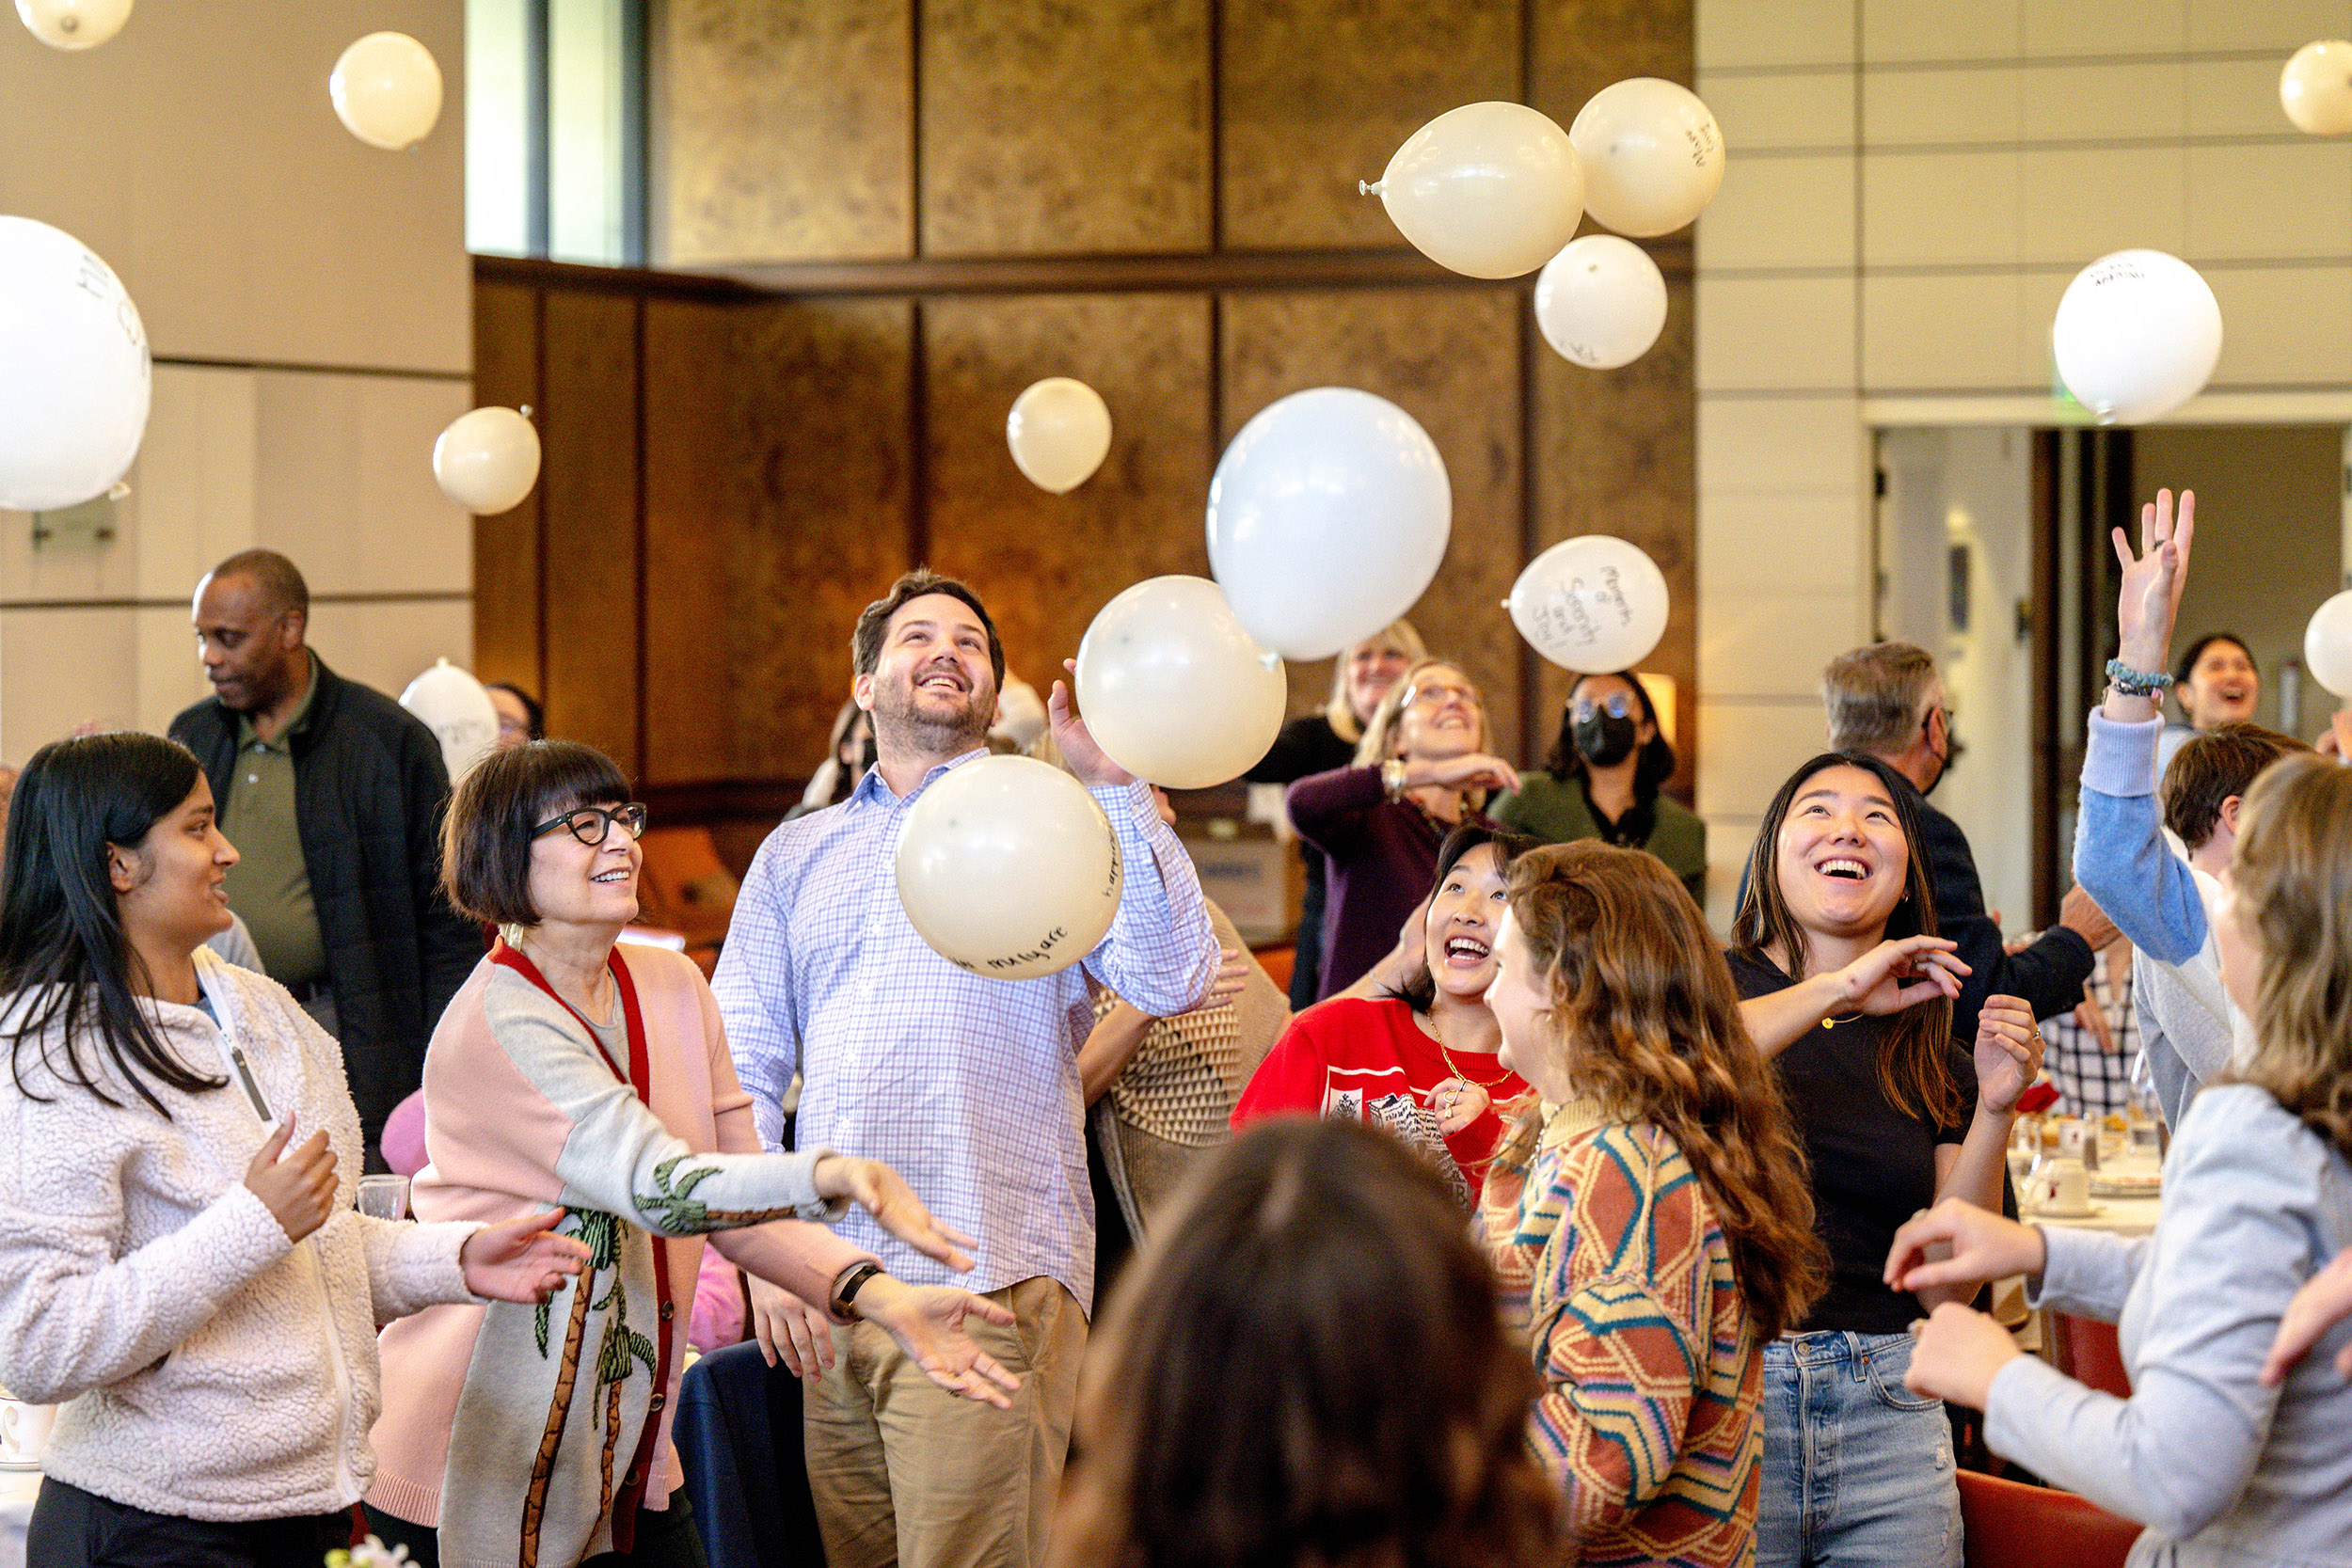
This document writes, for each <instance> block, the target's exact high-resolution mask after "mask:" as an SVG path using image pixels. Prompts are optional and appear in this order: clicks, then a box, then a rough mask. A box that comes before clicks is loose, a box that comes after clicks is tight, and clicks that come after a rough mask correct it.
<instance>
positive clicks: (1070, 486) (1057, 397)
mask: <svg viewBox="0 0 2352 1568" xmlns="http://www.w3.org/2000/svg"><path fill="white" fill-rule="evenodd" d="M1005 445H1006V446H1008V447H1009V448H1011V449H1012V460H1013V461H1014V462H1015V463H1017V464H1019V465H1020V467H1021V471H1022V472H1023V473H1025V474H1026V475H1028V477H1029V483H1032V484H1034V485H1036V486H1037V487H1038V488H1039V489H1041V490H1051V491H1052V492H1053V493H1054V494H1055V495H1057V496H1059V495H1065V494H1067V493H1068V492H1070V491H1072V490H1074V489H1076V488H1077V487H1078V486H1079V485H1081V484H1084V483H1086V482H1087V481H1088V480H1089V478H1091V477H1092V476H1093V474H1094V470H1095V469H1097V468H1099V467H1102V466H1103V458H1104V455H1105V454H1107V453H1108V452H1109V451H1110V450H1111V411H1110V407H1109V405H1108V404H1105V403H1104V401H1103V394H1102V393H1100V392H1098V391H1096V390H1095V389H1094V388H1091V387H1089V386H1088V385H1087V384H1086V383H1085V382H1083V381H1077V380H1073V379H1072V378H1071V377H1069V376H1066V375H1049V376H1047V377H1046V378H1045V379H1044V380H1042V381H1039V382H1034V383H1032V384H1031V385H1030V386H1029V387H1028V388H1026V389H1025V390H1024V391H1023V392H1022V394H1021V395H1020V396H1019V397H1017V398H1015V399H1013V400H1012V412H1011V413H1009V414H1008V415H1006V416H1005Z"/></svg>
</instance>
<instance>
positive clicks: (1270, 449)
mask: <svg viewBox="0 0 2352 1568" xmlns="http://www.w3.org/2000/svg"><path fill="white" fill-rule="evenodd" d="M1453 528H1454V492H1453V488H1452V487H1451V486H1450V485H1449V484H1448V483H1446V472H1445V459H1444V458H1442V457H1440V456H1439V455H1438V444H1437V443H1436V442H1435V441H1432V440H1431V439H1430V438H1429V433H1428V432H1427V431H1425V430H1423V429H1422V427H1421V426H1420V424H1419V423H1417V422H1416V421H1415V420H1414V419H1413V417H1412V416H1411V415H1410V414H1407V413H1406V412H1405V410H1404V409H1402V408H1399V407H1398V406H1397V405H1396V404H1392V403H1391V402H1389V401H1388V399H1386V398H1379V397H1375V396H1373V395H1372V394H1371V393H1370V392H1363V391H1358V390H1357V389H1356V388H1352V387H1317V388H1312V389H1311V390H1309V391H1304V392H1293V393H1292V394H1291V395H1290V396H1288V397H1286V398H1282V399H1280V400H1279V401H1277V402H1275V403H1273V404H1268V405H1267V406H1266V407H1264V408H1263V409H1261V410H1259V412H1258V414H1257V416H1256V417H1255V418H1253V419H1252V420H1250V421H1249V422H1248V424H1246V425H1244V426H1242V428H1241V434H1240V435H1238V436H1234V437H1233V441H1232V445H1231V446H1229V447H1227V448H1226V449H1225V455H1224V456H1223V457H1221V458H1219V459H1218V460H1217V465H1216V475H1215V477H1213V478H1212V479H1211V480H1210V481H1209V566H1210V569H1211V570H1212V571H1214V572H1215V573H1216V580H1217V582H1218V584H1219V585H1220V586H1222V587H1223V588H1224V590H1225V599H1226V602H1227V603H1228V604H1229V605H1231V606H1232V610H1233V618H1234V619H1235V620H1236V621H1239V622H1240V623H1241V626H1242V629H1243V630H1245V631H1247V632H1248V634H1249V635H1250V636H1252V637H1254V638H1256V639H1257V640H1258V641H1260V642H1263V643H1264V644H1265V645H1266V646H1267V647H1269V648H1271V649H1273V650H1274V651H1275V652H1276V653H1278V654H1280V655H1281V656H1282V657H1284V658H1327V657H1330V656H1331V655H1333V654H1335V653H1338V652H1339V651H1340V650H1341V649H1342V648H1344V647H1346V646H1347V645H1348V644H1349V643H1350V642H1354V641H1358V640H1359V639H1361V638H1365V637H1369V636H1371V635H1372V634H1373V633H1374V632H1375V631H1378V630H1379V629H1380V628H1381V627H1383V626H1387V625H1388V624H1389V623H1390V622H1391V621H1393V620H1395V619H1396V618H1397V617H1398V616H1400V615H1402V614H1404V613H1405V612H1406V610H1410V609H1412V608H1413V601H1415V600H1416V599H1418V598H1420V597H1421V595H1422V590H1423V589H1425V588H1427V587H1428V586H1429V581H1430V579H1431V578H1434V577H1436V576H1437V575H1438V562H1441V561H1443V560H1444V559H1445V546H1446V540H1447V538H1448V537H1449V536H1450V535H1451V533H1452V531H1453Z"/></svg>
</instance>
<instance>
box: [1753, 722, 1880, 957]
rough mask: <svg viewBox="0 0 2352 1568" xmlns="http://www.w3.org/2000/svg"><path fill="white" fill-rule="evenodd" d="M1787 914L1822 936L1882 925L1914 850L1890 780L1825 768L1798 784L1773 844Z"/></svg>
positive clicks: (1866, 931) (1848, 934) (1847, 934)
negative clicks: (1906, 836) (1890, 792)
mask: <svg viewBox="0 0 2352 1568" xmlns="http://www.w3.org/2000/svg"><path fill="white" fill-rule="evenodd" d="M1773 868H1774V871H1775V873H1776V875H1777V878H1778V880H1779V882H1780V895H1781V897H1782V898H1783V899H1784V900H1785V901H1786V902H1787V903H1788V912H1789V913H1790V914H1791V915H1792V916H1794V917H1795V919H1796V922H1797V924H1798V925H1799V926H1800V927H1803V928H1804V930H1805V931H1806V932H1808V933H1810V934H1813V935H1819V936H1839V937H1854V936H1869V935H1871V934H1872V933H1873V932H1876V931H1880V930H1883V928H1884V927H1885V925H1886V918H1887V916H1888V915H1890V914H1892V913H1893V912H1894V911H1895V906H1896V904H1897V903H1898V902H1899V901H1900V899H1901V898H1902V895H1903V883H1904V879H1905V878H1906V877H1907V876H1908V874H1909V872H1910V869H1911V856H1910V852H1909V848H1908V847H1907V846H1906V845H1905V844H1904V842H1903V829H1902V820H1901V818H1900V817H1899V816H1897V815H1896V811H1895V802H1894V800H1893V799H1892V798H1891V797H1890V796H1889V795H1888V793H1887V789H1886V786H1885V785H1884V784H1881V783H1880V782H1879V780H1878V778H1877V776H1876V775H1875V774H1872V773H1869V772H1867V771H1865V770H1864V769H1862V768H1850V767H1845V766H1842V765H1841V766H1837V767H1832V768H1822V769H1821V770H1820V772H1818V773H1816V774H1814V775H1813V776H1812V777H1811V778H1809V779H1807V780H1805V781H1804V783H1803V784H1799V785H1798V786H1797V794H1796V799H1795V800H1792V801H1790V802H1789V806H1788V819H1787V820H1786V821H1784V822H1783V823H1782V824H1781V828H1780V836H1779V838H1778V840H1777V841H1776V842H1775V844H1774V846H1773Z"/></svg>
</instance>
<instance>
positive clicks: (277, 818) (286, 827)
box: [220, 655, 326, 986]
mask: <svg viewBox="0 0 2352 1568" xmlns="http://www.w3.org/2000/svg"><path fill="white" fill-rule="evenodd" d="M306 657H308V656H307V655H306ZM318 689H319V676H318V660H317V659H316V658H311V659H310V681H309V683H308V684H307V685H306V686H305V687H304V688H303V689H302V705H300V706H299V707H297V708H295V709H294V716H293V717H292V718H290V719H288V720H287V721H286V723H285V727H284V728H282V729H280V730H279V731H278V734H277V736H275V737H273V738H271V739H268V740H264V739H262V736H261V733H260V732H259V731H258V730H256V729H255V728H254V727H253V716H252V715H251V714H249V713H241V714H239V715H237V757H236V771H235V772H234V773H232V774H230V779H229V798H228V799H227V800H223V801H221V802H220V828H221V832H224V833H226V834H227V835H228V836H229V841H230V843H232V844H234V845H235V846H236V847H237V855H238V860H237V863H236V864H234V865H232V866H230V868H229V907H230V909H232V910H235V911H237V913H238V914H239V915H241V916H243V917H244V919H245V923H246V928H247V929H249V930H250V931H251V932H252V933H253V945H254V946H255V947H257V948H259V949H260V950H261V954H262V968H263V969H264V970H265V971H266V972H267V973H268V974H269V977H270V978H271V979H273V980H276V981H277V982H278V984H280V985H283V986H305V985H309V984H310V983H311V982H313V981H317V980H324V979H326V938H325V937H324V936H323V935H321V933H320V931H319V912H318V906H317V905H316V904H314V903H312V902H311V899H310V868H309V867H308V866H307V865H306V864H305V863H304V862H303V859H302V832H301V829H300V825H299V824H298V823H297V822H296V821H295V818H294V736H296V735H298V734H300V733H302V732H303V731H304V730H305V729H307V728H308V727H309V725H310V700H311V699H312V698H313V697H315V696H317V695H318Z"/></svg>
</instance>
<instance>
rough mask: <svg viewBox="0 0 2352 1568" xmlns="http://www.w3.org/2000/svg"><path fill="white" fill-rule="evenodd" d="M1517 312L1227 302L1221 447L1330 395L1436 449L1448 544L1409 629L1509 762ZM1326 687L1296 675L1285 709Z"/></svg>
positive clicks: (1314, 668)
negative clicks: (1460, 683)
mask: <svg viewBox="0 0 2352 1568" xmlns="http://www.w3.org/2000/svg"><path fill="white" fill-rule="evenodd" d="M1521 309H1522V305H1521V302H1520V296H1519V295H1518V293H1517V292H1515V291H1508V292H1506V291H1502V290H1495V289H1470V288H1463V289H1415V290H1377V291H1373V290H1367V291H1362V292H1356V293H1337V292H1334V293H1263V294H1235V295H1229V296H1227V298H1226V300H1225V302H1224V331H1223V343H1224V350H1225V353H1224V363H1223V366H1222V373H1223V385H1224V404H1223V409H1224V423H1225V436H1226V438H1227V439H1229V440H1230V439H1231V438H1232V435H1233V433H1234V432H1236V431H1238V430H1239V429H1240V428H1241V426H1242V425H1243V424H1244V423H1246V422H1248V419H1249V417H1250V416H1251V415H1253V414H1255V413H1257V412H1258V411H1259V410H1260V409H1262V408H1263V407H1264V406H1265V405H1266V404H1270V403H1272V402H1273V401H1274V400H1275V399H1277V398H1279V397H1281V396H1284V395H1285V394H1287V393H1290V392H1295V391H1299V390H1302V389H1304V388H1309V387H1328V386H1338V387H1359V388H1362V389H1363V390H1365V391H1367V392H1375V393H1377V394H1378V395H1380V396H1381V397H1384V398H1387V399H1389V400H1390V401H1391V402H1392V403H1394V404H1397V405H1398V406H1400V407H1402V408H1403V409H1404V410H1405V411H1406V413H1408V414H1410V415H1412V416H1413V418H1414V419H1416V420H1420V421H1421V424H1422V429H1424V430H1426V431H1428V432H1429V436H1430V438H1431V439H1432V440H1434V441H1436V442H1437V444H1438V451H1439V453H1440V454H1441V455H1443V457H1444V458H1445V466H1446V476H1447V479H1448V480H1449V482H1450V483H1452V485H1453V490H1454V532H1453V538H1452V542H1451V543H1450V544H1449V545H1448V546H1447V547H1446V554H1445V561H1444V563H1443V564H1442V565H1441V566H1439V567H1438V578H1437V580H1436V581H1435V582H1433V583H1431V584H1430V586H1429V590H1428V592H1427V593H1425V594H1422V599H1421V602H1420V603H1419V604H1417V605H1415V606H1414V607H1413V609H1412V610H1411V611H1410V612H1409V618H1410V619H1411V620H1412V622H1413V624H1414V626H1416V627H1417V628H1419V630H1420V631H1421V634H1422V639H1423V640H1424V641H1427V642H1428V644H1429V648H1430V651H1431V652H1432V653H1435V654H1439V655H1442V656H1444V657H1450V658H1457V659H1460V660H1461V661H1462V662H1463V664H1464V665H1465V666H1466V668H1467V670H1468V672H1469V673H1470V675H1471V677H1472V678H1473V679H1475V680H1476V681H1477V682H1478V684H1479V686H1480V687H1481V688H1482V689H1484V690H1485V691H1486V700H1487V705H1488V709H1489V718H1490V719H1491V720H1492V721H1493V726H1494V730H1495V734H1496V736H1497V742H1498V744H1499V745H1500V746H1501V747H1502V748H1503V749H1504V750H1505V751H1506V752H1512V751H1516V750H1517V743H1518V735H1519V722H1520V720H1519V715H1520V711H1521V702H1520V697H1519V690H1518V669H1519V664H1518V657H1519V656H1518V647H1519V639H1518V633H1517V632H1516V631H1514V630H1513V629H1512V626H1511V621H1510V617H1509V616H1508V615H1506V614H1504V613H1503V611H1502V610H1501V609H1500V608H1498V607H1499V605H1500V604H1501V601H1502V597H1503V595H1504V594H1507V593H1509V592H1510V588H1511V582H1512V579H1513V578H1517V577H1518V572H1519V567H1520V565H1521V564H1522V562H1521V560H1520V552H1519V520H1520V508H1521V485H1522V484H1523V483H1525V480H1524V474H1523V470H1522V465H1521V461H1520V458H1521V452H1520V446H1521V441H1520V421H1519V374H1518V371H1519V357H1518V356H1519V330H1520V324H1519V313H1520V310H1521ZM1531 330H1532V326H1531ZM1301 587H1302V589H1310V588H1311V585H1310V584H1302V585H1301ZM1330 687H1331V666H1330V664H1329V662H1328V661H1320V662H1317V663H1314V664H1308V665H1295V666H1293V668H1292V671H1291V706H1292V710H1293V711H1294V712H1305V711H1306V710H1308V709H1309V708H1312V707H1316V706H1319V705H1321V704H1322V703H1323V702H1324V701H1325V700H1326V699H1327V698H1328V697H1329V695H1330Z"/></svg>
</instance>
